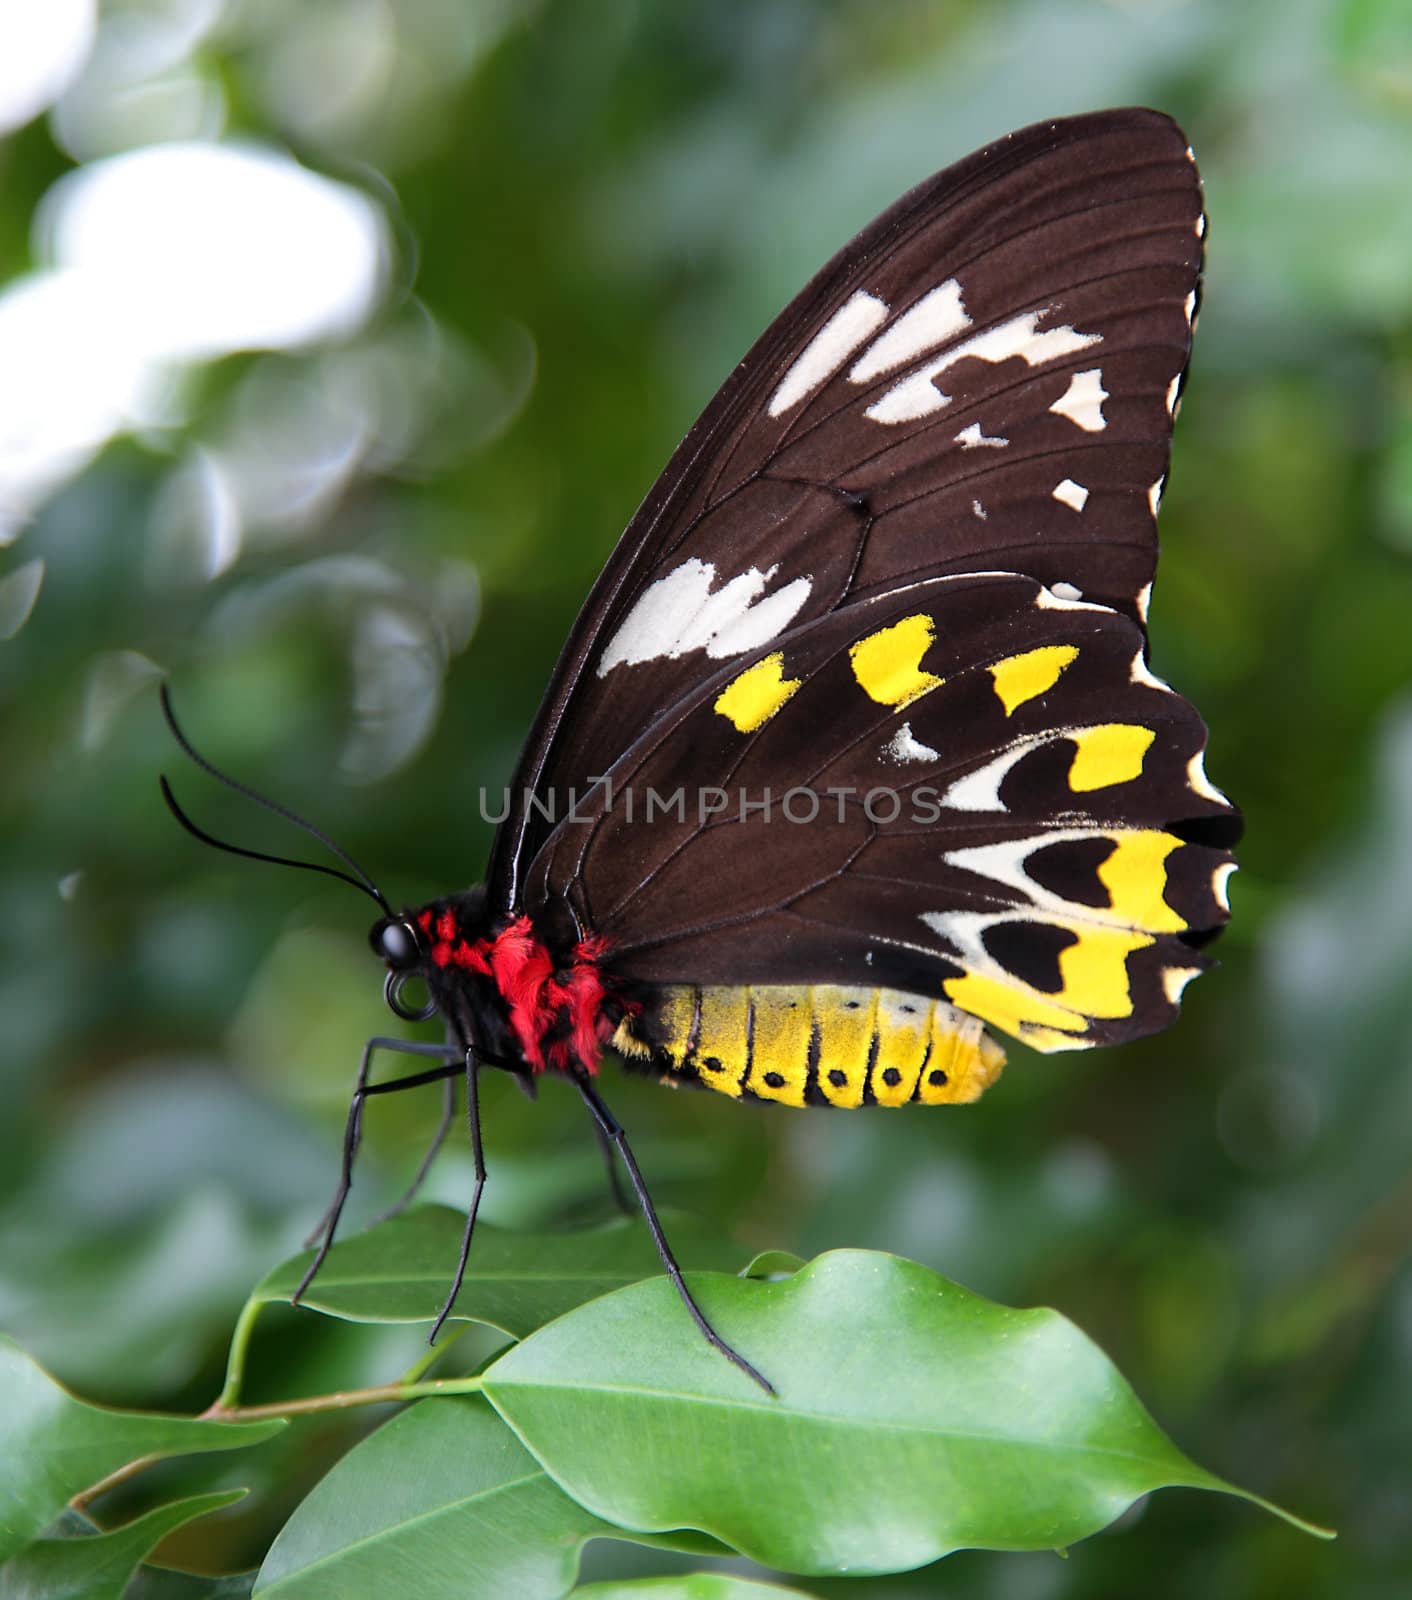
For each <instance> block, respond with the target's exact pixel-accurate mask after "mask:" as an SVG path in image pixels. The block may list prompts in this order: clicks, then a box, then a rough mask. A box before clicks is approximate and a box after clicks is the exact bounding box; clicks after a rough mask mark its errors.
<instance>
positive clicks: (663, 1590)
mask: <svg viewBox="0 0 1412 1600" xmlns="http://www.w3.org/2000/svg"><path fill="white" fill-rule="evenodd" d="M771 1596H773V1597H774V1600H811V1597H810V1596H809V1595H807V1594H805V1593H804V1591H803V1590H802V1589H786V1588H785V1587H784V1586H783V1585H782V1584H778V1583H756V1582H754V1581H753V1580H752V1579H750V1578H733V1577H732V1576H731V1575H730V1574H729V1573H727V1572H684V1573H681V1574H680V1575H679V1576H677V1577H674V1578H625V1579H623V1580H621V1581H620V1582H616V1583H611V1582H610V1583H586V1584H584V1585H582V1586H581V1587H580V1588H578V1589H575V1590H574V1592H573V1594H572V1596H571V1597H570V1600H771Z"/></svg>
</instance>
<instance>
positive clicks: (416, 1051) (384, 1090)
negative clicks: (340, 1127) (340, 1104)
mask: <svg viewBox="0 0 1412 1600" xmlns="http://www.w3.org/2000/svg"><path fill="white" fill-rule="evenodd" d="M377 1050H395V1051H398V1052H400V1053H401V1054H403V1055H410V1056H434V1057H436V1058H437V1059H439V1060H440V1062H441V1065H440V1066H439V1067H433V1068H432V1069H431V1070H430V1071H427V1072H417V1073H413V1074H412V1076H411V1077H408V1078H393V1079H392V1080H391V1081H390V1082H388V1083H374V1084H370V1083H369V1082H368V1073H369V1072H370V1071H371V1069H372V1060H373V1053H374V1051H377ZM459 1070H460V1063H459V1061H457V1060H456V1059H455V1058H452V1059H451V1060H449V1061H448V1059H447V1055H446V1047H445V1046H444V1045H431V1044H414V1043H412V1042H411V1041H409V1040H406V1039H385V1038H373V1039H369V1040H368V1042H367V1044H365V1045H364V1046H363V1059H362V1062H361V1063H360V1064H359V1067H358V1083H357V1087H356V1088H355V1089H354V1091H353V1099H352V1101H351V1102H350V1104H349V1107H348V1122H347V1125H346V1127H345V1128H344V1132H343V1165H342V1169H341V1171H340V1173H339V1179H338V1188H337V1189H336V1190H335V1191H334V1196H333V1200H332V1203H331V1204H330V1205H329V1208H328V1210H327V1211H326V1212H325V1213H324V1216H323V1220H322V1221H321V1222H320V1223H319V1226H318V1227H317V1228H316V1229H315V1230H314V1232H313V1233H312V1234H311V1235H310V1238H309V1243H310V1244H312V1243H313V1241H314V1240H315V1239H316V1238H317V1239H319V1240H320V1242H319V1249H318V1254H317V1255H316V1256H315V1257H314V1259H313V1261H312V1262H311V1263H310V1265H309V1270H308V1271H307V1272H306V1273H305V1274H304V1276H303V1278H302V1279H301V1280H300V1283H299V1287H298V1288H297V1289H296V1290H295V1291H294V1293H293V1295H292V1296H291V1297H290V1300H291V1303H292V1304H293V1305H298V1304H299V1300H300V1297H301V1296H302V1295H303V1293H304V1291H305V1290H306V1289H307V1288H308V1287H309V1285H310V1284H311V1283H312V1282H313V1281H314V1275H315V1273H317V1272H318V1270H319V1268H320V1267H321V1266H323V1264H324V1258H325V1256H327V1255H328V1253H329V1247H330V1246H331V1245H332V1244H333V1236H334V1231H335V1230H336V1229H337V1227H338V1219H339V1218H340V1217H341V1216H342V1214H343V1207H344V1204H345V1202H346V1201H347V1199H348V1191H349V1190H350V1189H351V1188H352V1187H353V1158H354V1157H355V1156H356V1155H357V1153H358V1144H359V1141H360V1139H361V1137H362V1130H363V1102H364V1100H366V1099H367V1098H368V1096H369V1095H373V1094H392V1093H394V1092H395V1091H397V1090H399V1089H415V1088H417V1087H418V1086H419V1085H420V1084H423V1083H436V1082H437V1081H438V1080H440V1079H443V1078H448V1077H450V1076H451V1075H452V1074H453V1073H456V1072H458V1071H459ZM320 1236H322V1237H320Z"/></svg>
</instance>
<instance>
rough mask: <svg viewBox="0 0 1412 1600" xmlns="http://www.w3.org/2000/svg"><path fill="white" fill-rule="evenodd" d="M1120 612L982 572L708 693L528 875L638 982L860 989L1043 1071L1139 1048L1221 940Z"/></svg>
mask: <svg viewBox="0 0 1412 1600" xmlns="http://www.w3.org/2000/svg"><path fill="white" fill-rule="evenodd" d="M1143 647H1144V639H1143V634H1142V631H1141V629H1140V628H1139V627H1138V626H1137V625H1136V624H1135V623H1134V622H1133V621H1131V620H1130V619H1129V618H1127V617H1125V616H1123V615H1121V614H1120V613H1118V612H1117V611H1114V610H1111V609H1109V608H1106V607H1101V606H1097V605H1095V604H1093V603H1090V602H1083V601H1074V600H1070V599H1066V598H1064V597H1062V596H1056V595H1055V594H1054V592H1053V591H1052V590H1051V589H1049V588H1046V587H1045V586H1044V585H1042V584H1040V583H1039V582H1038V581H1037V580H1035V579H1032V578H1028V577H1023V576H1017V575H1011V574H1003V573H986V574H974V575H961V576H956V577H949V578H933V579H928V580H924V581H922V582H919V583H916V584H912V585H908V586H905V587H902V588H898V589H895V590H890V591H885V592H883V593H882V594H879V595H875V596H873V597H872V598H870V599H868V600H865V601H860V602H858V603H857V604H854V605H851V606H848V607H845V608H843V609H841V610H839V611H836V612H834V613H832V614H831V615H829V616H826V617H824V618H821V619H819V620H817V621H815V622H813V623H810V624H807V625H805V626H803V627H800V628H795V629H791V630H788V631H787V632H786V633H785V634H783V635H782V636H781V637H780V638H779V639H777V640H775V641H772V645H771V647H770V648H768V649H764V650H757V651H756V652H753V653H752V654H751V655H750V656H748V657H745V658H742V660H741V661H739V662H736V663H733V664H732V665H731V666H730V667H727V668H725V669H723V670H721V671H718V672H717V673H716V674H714V675H713V676H712V678H711V679H710V680H708V681H707V682H706V683H704V684H702V685H699V686H698V689H697V692H696V693H695V694H694V695H692V696H691V697H689V699H687V700H685V701H683V702H681V703H679V704H678V705H677V706H676V707H674V708H673V710H672V711H671V712H670V713H669V714H668V715H667V716H665V717H663V718H661V719H659V720H658V722H657V723H656V724H654V726H653V727H652V728H651V729H650V730H648V732H646V733H645V734H644V735H643V736H641V737H640V738H639V740H638V741H637V742H636V744H635V745H634V746H633V748H632V749H631V750H630V751H628V752H627V753H626V754H625V755H624V756H623V757H622V758H621V759H620V760H619V761H618V762H617V763H616V764H615V766H614V768H613V770H612V772H611V774H610V778H611V783H605V784H601V785H600V786H599V787H598V788H597V790H596V791H595V794H594V796H593V798H592V800H591V801H590V802H589V803H588V804H587V805H585V806H583V807H581V808H580V815H579V817H578V818H576V819H574V820H570V821H565V822H562V823H561V824H560V825H559V826H558V827H557V828H556V830H555V831H554V833H553V834H552V836H551V838H550V840H549V841H548V842H547V844H546V845H545V847H544V848H543V849H542V850H541V851H540V852H539V854H538V856H537V858H536V860H535V862H534V863H533V865H532V867H531V869H530V872H529V874H528V877H527V882H526V902H527V908H528V909H529V910H530V912H531V914H532V915H535V916H551V915H552V914H553V910H554V908H556V907H559V906H562V905H563V904H565V903H566V902H567V903H568V904H569V905H571V906H572V907H573V908H574V911H575V913H576V914H577V916H578V917H579V919H580V921H581V922H582V923H583V924H584V925H585V926H588V927H591V928H592V929H593V930H594V931H595V932H596V933H599V934H604V935H606V936H607V937H608V938H609V939H610V940H611V941H612V949H613V957H612V959H613V965H614V969H615V970H616V971H619V972H622V973H623V974H625V975H627V976H629V977H632V978H636V979H639V980H642V981H646V982H657V983H670V982H677V983H681V982H690V983H696V984H727V985H736V984H746V983H752V984H759V983H830V982H833V983H852V984H859V983H866V984H869V985H877V986H882V987H885V988H893V989H901V990H908V991H912V992H914V993H920V994H925V995H930V996H935V997H944V998H946V999H947V1000H949V1001H950V1002H951V1003H953V1004H955V1005H957V1006H959V1007H961V1008H962V1009H963V1010H966V1011H970V1012H972V1013H973V1014H975V1015H978V1016H980V1017H982V1018H983V1019H985V1020H986V1021H988V1022H990V1023H992V1024H994V1025H995V1026H996V1027H998V1028H1000V1029H1002V1030H1003V1031H1006V1032H1009V1033H1012V1034H1015V1035H1016V1036H1018V1037H1020V1038H1022V1039H1025V1040H1026V1041H1027V1042H1028V1043H1030V1044H1032V1045H1034V1046H1035V1047H1036V1048H1039V1049H1042V1050H1054V1049H1071V1048H1078V1047H1081V1046H1084V1045H1090V1044H1098V1043H1113V1042H1116V1041H1118V1040H1121V1039H1125V1038H1131V1037H1135V1036H1138V1035H1141V1034H1145V1033H1149V1032H1152V1031H1154V1030H1155V1029H1157V1028H1160V1027H1163V1026H1165V1025H1166V1024H1167V1023H1168V1022H1170V1021H1171V1020H1172V1017H1173V1016H1174V1014H1175V1011H1176V1008H1177V1004H1178V1000H1179V997H1180V993H1181V989H1182V986H1183V985H1184V984H1185V982H1186V981H1187V980H1188V979H1189V978H1190V977H1193V976H1195V975H1196V973H1197V972H1199V971H1201V970H1202V969H1203V968H1204V967H1205V966H1206V965H1207V960H1206V958H1205V957H1203V956H1202V955H1201V953H1200V948H1199V947H1200V946H1201V945H1202V944H1203V943H1205V942H1206V940H1207V939H1209V938H1210V937H1211V935H1212V934H1213V933H1214V932H1215V931H1216V930H1217V929H1218V928H1219V927H1220V925H1221V924H1222V923H1223V922H1224V921H1225V919H1226V904H1225V893H1224V890H1225V882H1226V879H1227V877H1228V876H1229V873H1230V871H1231V870H1232V867H1233V863H1232V861H1231V857H1230V856H1229V854H1228V852H1227V851H1226V849H1225V848H1224V845H1225V844H1226V843H1229V842H1230V841H1231V840H1232V838H1233V836H1234V834H1235V833H1236V832H1237V831H1238V820H1237V818H1236V814H1235V813H1234V811H1233V810H1232V809H1231V807H1230V806H1229V803H1228V802H1227V801H1226V800H1225V797H1224V796H1222V795H1221V794H1220V793H1219V791H1217V790H1215V789H1214V788H1213V787H1212V786H1211V785H1210V783H1209V782H1208V781H1207V779H1206V777H1205V774H1204V771H1203V769H1202V763H1201V757H1202V751H1203V750H1204V747H1205V742H1206V730H1205V728H1204V726H1203V725H1202V723H1201V720H1200V718H1199V717H1198V716H1197V714H1196V712H1195V711H1194V710H1193V709H1192V707H1191V706H1190V705H1189V704H1188V703H1187V702H1186V701H1185V700H1183V699H1182V698H1181V697H1180V696H1178V695H1177V694H1175V693H1173V691H1172V690H1170V689H1169V688H1168V687H1167V685H1165V684H1164V683H1162V682H1161V681H1160V680H1159V679H1157V678H1155V677H1154V676H1153V675H1152V674H1151V673H1150V672H1149V670H1148V669H1147V667H1146V665H1145V662H1144V649H1143Z"/></svg>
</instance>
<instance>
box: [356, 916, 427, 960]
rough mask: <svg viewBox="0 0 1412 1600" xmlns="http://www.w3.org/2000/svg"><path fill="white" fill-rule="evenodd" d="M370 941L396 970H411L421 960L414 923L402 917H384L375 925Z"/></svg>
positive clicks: (369, 937)
mask: <svg viewBox="0 0 1412 1600" xmlns="http://www.w3.org/2000/svg"><path fill="white" fill-rule="evenodd" d="M368 943H369V944H371V945H372V947H373V950H374V952H375V953H376V954H377V955H380V956H381V957H382V959H383V960H384V961H385V962H387V964H388V966H389V967H391V968H392V970H393V971H394V972H409V971H410V970H411V969H412V968H413V967H415V966H417V964H418V963H419V962H420V961H421V957H422V950H421V945H420V944H419V943H418V941H417V936H416V933H415V932H414V931H413V929H412V925H411V924H410V923H408V922H404V921H403V920H402V919H401V918H400V917H384V918H383V919H382V921H381V922H377V923H375V924H374V925H373V931H372V932H371V933H370V934H369V935H368Z"/></svg>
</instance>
